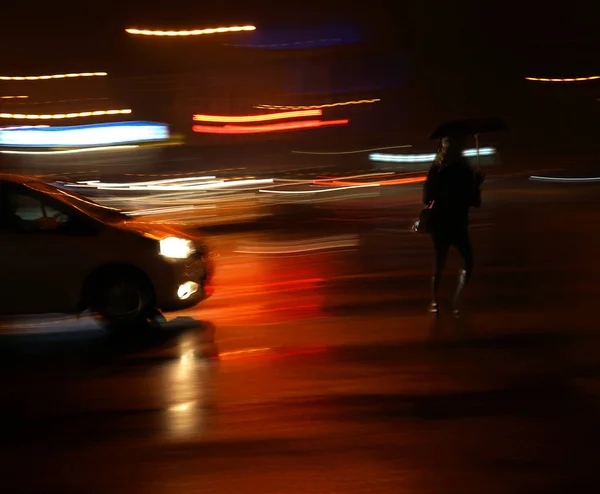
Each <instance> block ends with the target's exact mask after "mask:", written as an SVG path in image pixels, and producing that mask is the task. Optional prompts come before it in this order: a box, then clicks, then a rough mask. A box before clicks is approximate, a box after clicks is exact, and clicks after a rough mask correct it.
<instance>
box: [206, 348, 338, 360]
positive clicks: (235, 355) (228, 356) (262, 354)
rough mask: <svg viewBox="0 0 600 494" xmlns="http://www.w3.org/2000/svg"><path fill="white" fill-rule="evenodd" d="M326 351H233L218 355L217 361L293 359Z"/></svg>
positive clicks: (315, 349)
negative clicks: (297, 356)
mask: <svg viewBox="0 0 600 494" xmlns="http://www.w3.org/2000/svg"><path fill="white" fill-rule="evenodd" d="M327 351H328V349H327V348H325V347H323V348H304V349H299V350H286V351H278V352H275V351H274V350H273V348H268V347H265V348H248V349H247V350H234V351H231V352H223V353H219V355H218V358H219V360H241V359H250V358H269V357H271V358H273V357H293V356H296V355H310V354H315V353H325V352H327Z"/></svg>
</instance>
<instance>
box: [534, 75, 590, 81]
mask: <svg viewBox="0 0 600 494" xmlns="http://www.w3.org/2000/svg"><path fill="white" fill-rule="evenodd" d="M525 79H526V80H528V81H539V82H580V81H593V80H595V79H600V75H593V76H590V77H572V78H568V79H546V78H543V77H525Z"/></svg>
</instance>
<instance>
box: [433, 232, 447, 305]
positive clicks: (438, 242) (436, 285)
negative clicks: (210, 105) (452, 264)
mask: <svg viewBox="0 0 600 494" xmlns="http://www.w3.org/2000/svg"><path fill="white" fill-rule="evenodd" d="M432 239H433V247H434V249H435V261H434V267H433V279H432V280H431V283H432V287H431V288H432V295H431V305H430V308H429V310H430V312H435V313H437V312H438V310H439V304H438V292H439V289H440V283H441V281H442V273H443V271H444V267H445V266H446V259H447V258H448V251H449V250H450V240H449V239H448V238H447V235H443V234H440V233H434V234H433V235H432Z"/></svg>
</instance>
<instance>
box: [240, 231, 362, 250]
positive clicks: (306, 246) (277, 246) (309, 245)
mask: <svg viewBox="0 0 600 494" xmlns="http://www.w3.org/2000/svg"><path fill="white" fill-rule="evenodd" d="M358 244H359V239H358V236H357V235H338V236H335V237H322V238H317V239H312V240H304V241H297V242H274V243H271V244H270V245H267V246H264V247H260V246H259V247H255V248H252V247H244V248H241V249H238V250H236V251H235V252H236V253H238V254H298V253H300V252H315V251H321V250H331V249H339V248H345V247H356V246H357V245H358Z"/></svg>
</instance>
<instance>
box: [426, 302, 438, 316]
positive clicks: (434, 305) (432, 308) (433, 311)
mask: <svg viewBox="0 0 600 494" xmlns="http://www.w3.org/2000/svg"><path fill="white" fill-rule="evenodd" d="M428 312H429V313H430V314H434V315H436V316H437V315H438V314H439V313H440V304H438V303H437V302H431V303H430V304H429V309H428Z"/></svg>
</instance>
